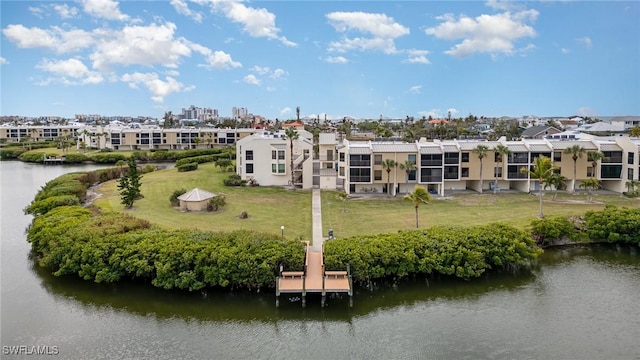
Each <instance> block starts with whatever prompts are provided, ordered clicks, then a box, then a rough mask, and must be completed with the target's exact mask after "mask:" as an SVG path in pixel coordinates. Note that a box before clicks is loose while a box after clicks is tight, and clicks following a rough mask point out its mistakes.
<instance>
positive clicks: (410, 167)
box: [399, 160, 417, 184]
mask: <svg viewBox="0 0 640 360" xmlns="http://www.w3.org/2000/svg"><path fill="white" fill-rule="evenodd" d="M399 166H400V169H401V170H404V174H405V176H404V181H405V182H406V183H407V184H408V183H409V175H410V174H411V172H412V171H414V170H416V169H417V167H416V163H415V162H414V161H411V160H406V161H405V162H403V163H401V164H400V165H399Z"/></svg>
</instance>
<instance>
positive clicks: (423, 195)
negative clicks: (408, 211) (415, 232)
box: [404, 186, 431, 229]
mask: <svg viewBox="0 0 640 360" xmlns="http://www.w3.org/2000/svg"><path fill="white" fill-rule="evenodd" d="M404 199H405V200H408V201H411V202H413V206H414V207H415V209H416V229H417V228H418V208H419V207H420V205H422V204H429V203H430V202H431V195H429V192H427V190H425V189H424V188H423V187H422V186H416V188H415V190H413V192H412V193H409V194H407V195H405V196H404Z"/></svg>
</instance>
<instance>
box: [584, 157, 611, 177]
mask: <svg viewBox="0 0 640 360" xmlns="http://www.w3.org/2000/svg"><path fill="white" fill-rule="evenodd" d="M606 158H607V157H606V156H604V154H603V153H602V152H600V151H589V152H588V153H587V160H589V161H591V166H593V176H592V177H593V178H596V179H597V178H598V177H597V176H596V175H598V161H600V160H604V159H606Z"/></svg>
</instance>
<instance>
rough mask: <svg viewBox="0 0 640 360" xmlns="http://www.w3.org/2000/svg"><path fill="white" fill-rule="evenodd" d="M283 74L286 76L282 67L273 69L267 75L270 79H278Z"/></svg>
mask: <svg viewBox="0 0 640 360" xmlns="http://www.w3.org/2000/svg"><path fill="white" fill-rule="evenodd" d="M284 76H287V72H286V71H284V70H282V69H275V70H273V73H272V74H271V75H269V77H270V78H272V79H280V78H282V77H284Z"/></svg>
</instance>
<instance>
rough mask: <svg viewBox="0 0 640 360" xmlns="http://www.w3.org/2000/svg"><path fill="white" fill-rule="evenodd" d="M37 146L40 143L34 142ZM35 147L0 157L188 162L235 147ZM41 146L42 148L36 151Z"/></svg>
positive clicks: (11, 150)
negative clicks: (72, 149)
mask: <svg viewBox="0 0 640 360" xmlns="http://www.w3.org/2000/svg"><path fill="white" fill-rule="evenodd" d="M35 145H37V144H35ZM35 145H34V146H33V149H34V150H28V149H25V148H24V147H17V146H12V147H7V148H2V149H0V158H1V159H2V160H10V159H19V160H21V161H24V162H31V163H42V162H43V160H44V157H45V156H49V157H61V156H64V162H65V163H68V164H77V163H81V162H85V161H90V162H94V163H98V164H115V163H117V162H118V161H121V160H122V161H125V160H127V159H128V158H129V157H130V156H133V157H135V159H136V160H137V161H141V162H149V161H177V160H180V159H185V158H193V160H189V161H187V162H199V163H202V162H212V161H215V160H216V159H218V158H221V157H223V156H227V157H233V156H234V155H233V154H232V152H233V151H234V149H229V148H216V149H197V150H195V149H194V150H164V151H141V150H137V151H130V152H122V151H120V152H114V151H102V150H101V151H96V152H92V153H83V152H65V151H63V152H62V153H60V151H59V149H55V148H47V147H46V145H44V144H42V145H39V146H35ZM35 149H40V150H35Z"/></svg>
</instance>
